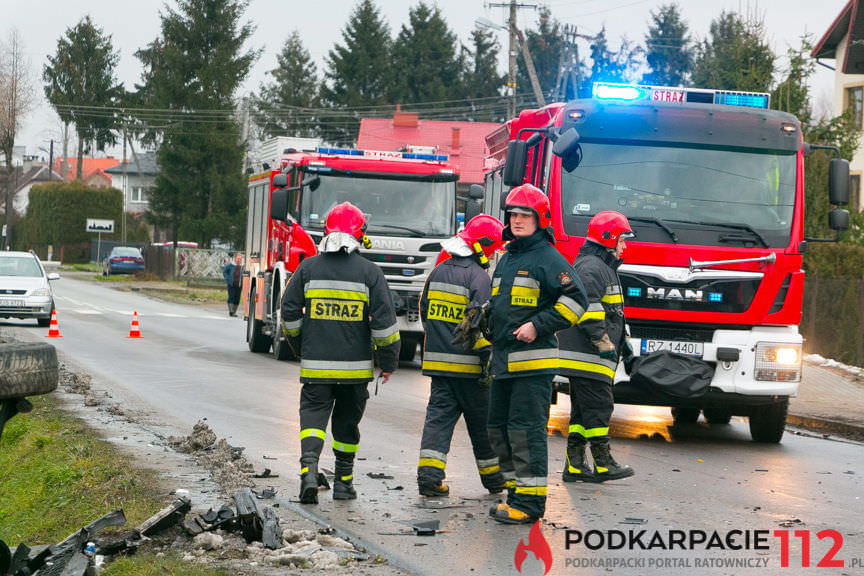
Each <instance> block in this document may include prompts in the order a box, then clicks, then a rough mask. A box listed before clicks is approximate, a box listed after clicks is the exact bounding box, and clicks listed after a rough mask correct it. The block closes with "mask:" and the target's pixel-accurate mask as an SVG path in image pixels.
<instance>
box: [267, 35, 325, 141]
mask: <svg viewBox="0 0 864 576" xmlns="http://www.w3.org/2000/svg"><path fill="white" fill-rule="evenodd" d="M276 59H277V62H278V64H279V65H278V67H277V68H275V69H274V70H271V71H270V72H269V74H270V75H271V76H272V77H273V81H272V82H270V83H267V84H262V85H261V88H260V90H259V94H258V96H257V97H254V98H253V103H254V107H255V111H256V113H255V121H256V124H257V125H258V127H259V130H260V132H261V135H262V137H271V136H305V137H310V136H314V135H315V134H316V133H317V128H318V127H317V125H316V119H315V116H314V114H313V113H312V111H311V110H310V109H311V108H315V107H317V105H318V71H317V69H316V66H315V63H314V62H313V61H312V57H311V56H310V55H309V51H308V50H306V48H305V47H304V46H303V41H302V40H301V39H300V34H299V33H298V32H297V31H296V30H295V31H294V32H292V33H291V35H290V36H289V37H288V39H287V40H286V41H285V44H284V45H283V46H282V51H281V52H280V53H279V55H278V56H277V57H276Z"/></svg>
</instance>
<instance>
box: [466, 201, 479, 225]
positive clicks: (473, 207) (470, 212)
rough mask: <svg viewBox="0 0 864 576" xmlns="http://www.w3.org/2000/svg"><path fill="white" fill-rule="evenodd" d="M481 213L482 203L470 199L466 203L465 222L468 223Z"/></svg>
mask: <svg viewBox="0 0 864 576" xmlns="http://www.w3.org/2000/svg"><path fill="white" fill-rule="evenodd" d="M479 215H480V203H479V202H477V201H476V200H469V201H468V202H467V203H466V204H465V223H466V224H467V223H468V222H470V221H471V219H472V218H474V217H475V216H479Z"/></svg>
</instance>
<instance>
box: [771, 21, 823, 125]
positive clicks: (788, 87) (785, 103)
mask: <svg viewBox="0 0 864 576" xmlns="http://www.w3.org/2000/svg"><path fill="white" fill-rule="evenodd" d="M812 49H813V43H812V42H811V41H810V36H809V35H804V36H802V37H801V46H799V47H798V48H789V49H788V50H787V51H786V56H787V57H788V58H789V67H788V68H787V69H786V71H785V76H784V77H783V79H782V80H781V81H780V82H779V83H778V84H777V86H776V87H775V88H774V90H772V91H771V108H773V109H775V110H783V111H784V112H789V113H790V114H794V115H795V116H796V117H797V118H798V119H799V120H800V121H801V124H802V125H804V126H805V130H806V127H807V126H808V125H809V124H810V121H811V118H812V111H811V110H810V87H809V79H810V76H812V75H813V73H814V72H815V71H816V62H814V61H813V60H812V59H810V56H809V55H810V51H811V50H812Z"/></svg>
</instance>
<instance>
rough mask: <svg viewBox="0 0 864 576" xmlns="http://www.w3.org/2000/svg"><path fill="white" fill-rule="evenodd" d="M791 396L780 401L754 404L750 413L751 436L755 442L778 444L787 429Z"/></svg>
mask: <svg viewBox="0 0 864 576" xmlns="http://www.w3.org/2000/svg"><path fill="white" fill-rule="evenodd" d="M788 411H789V398H784V399H783V400H781V401H780V402H774V403H772V404H763V405H761V406H754V407H753V411H752V412H751V413H750V436H751V437H752V438H753V441H754V442H762V443H764V444H778V443H779V442H780V439H781V438H783V432H785V430H786V414H787V412H788Z"/></svg>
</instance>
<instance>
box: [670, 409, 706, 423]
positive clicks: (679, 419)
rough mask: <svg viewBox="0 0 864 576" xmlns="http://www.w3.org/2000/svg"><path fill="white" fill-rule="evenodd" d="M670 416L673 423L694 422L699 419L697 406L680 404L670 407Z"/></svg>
mask: <svg viewBox="0 0 864 576" xmlns="http://www.w3.org/2000/svg"><path fill="white" fill-rule="evenodd" d="M672 418H673V419H674V420H675V424H676V425H677V424H695V423H696V421H697V420H699V408H694V407H693V406H682V407H674V408H672Z"/></svg>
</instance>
